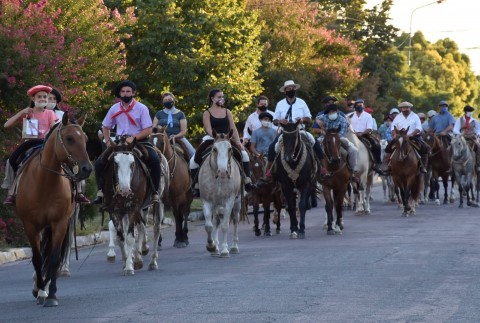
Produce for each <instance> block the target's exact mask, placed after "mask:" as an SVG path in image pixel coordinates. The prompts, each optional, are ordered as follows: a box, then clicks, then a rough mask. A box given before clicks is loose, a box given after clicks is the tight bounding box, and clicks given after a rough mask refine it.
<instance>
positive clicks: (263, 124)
mask: <svg viewBox="0 0 480 323" xmlns="http://www.w3.org/2000/svg"><path fill="white" fill-rule="evenodd" d="M271 125H272V122H271V121H265V120H263V121H262V126H264V127H265V128H270V126H271Z"/></svg>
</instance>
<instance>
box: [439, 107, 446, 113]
mask: <svg viewBox="0 0 480 323" xmlns="http://www.w3.org/2000/svg"><path fill="white" fill-rule="evenodd" d="M447 111H448V107H441V108H440V113H445V112H447Z"/></svg>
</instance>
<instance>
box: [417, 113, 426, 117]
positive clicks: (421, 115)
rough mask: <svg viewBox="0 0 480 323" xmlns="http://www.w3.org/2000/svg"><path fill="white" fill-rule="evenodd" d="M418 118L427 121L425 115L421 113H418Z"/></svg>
mask: <svg viewBox="0 0 480 323" xmlns="http://www.w3.org/2000/svg"><path fill="white" fill-rule="evenodd" d="M417 116H418V117H419V118H423V119H425V113H422V112H419V113H417Z"/></svg>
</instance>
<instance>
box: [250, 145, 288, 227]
mask: <svg viewBox="0 0 480 323" xmlns="http://www.w3.org/2000/svg"><path fill="white" fill-rule="evenodd" d="M265 158H266V156H264V155H263V154H262V155H260V156H258V157H257V156H253V155H252V154H250V165H251V166H250V167H251V169H252V179H253V180H254V183H255V189H254V190H253V191H252V193H251V194H250V196H251V199H252V206H253V217H254V221H253V223H254V230H255V235H256V236H259V235H260V234H261V230H260V228H259V220H258V212H259V209H260V203H261V204H262V206H263V227H264V231H263V234H264V235H265V236H271V235H272V232H271V229H270V204H271V203H272V202H273V206H274V208H275V210H276V211H277V214H280V212H281V210H282V195H281V192H280V189H278V188H277V187H276V184H275V183H272V182H268V181H265V180H264V179H263V175H264V174H265ZM276 224H277V229H276V233H277V234H279V233H280V231H281V230H280V217H278V219H277V221H276Z"/></svg>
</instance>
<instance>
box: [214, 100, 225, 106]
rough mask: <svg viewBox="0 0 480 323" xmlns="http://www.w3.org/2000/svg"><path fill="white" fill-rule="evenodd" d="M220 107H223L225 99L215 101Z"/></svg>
mask: <svg viewBox="0 0 480 323" xmlns="http://www.w3.org/2000/svg"><path fill="white" fill-rule="evenodd" d="M215 103H216V104H217V105H218V106H219V107H223V105H224V104H225V99H219V100H218V101H217V102H215Z"/></svg>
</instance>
